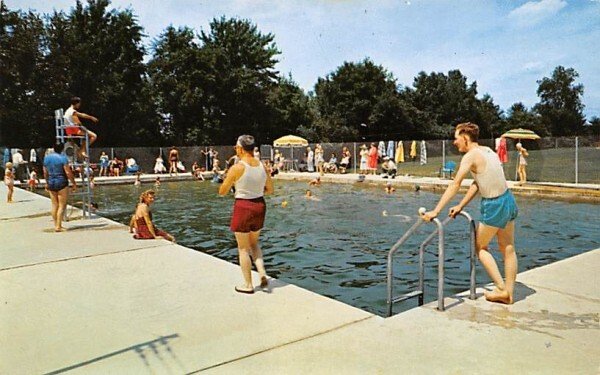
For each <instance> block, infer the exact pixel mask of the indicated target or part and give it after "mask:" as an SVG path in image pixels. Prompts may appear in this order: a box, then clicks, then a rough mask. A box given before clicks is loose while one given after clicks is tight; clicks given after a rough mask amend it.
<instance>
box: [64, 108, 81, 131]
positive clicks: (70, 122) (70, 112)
mask: <svg viewBox="0 0 600 375" xmlns="http://www.w3.org/2000/svg"><path fill="white" fill-rule="evenodd" d="M75 112H76V111H75V108H73V106H70V107H69V108H68V109H67V110H66V111H65V115H64V119H65V125H67V126H78V124H77V122H75V119H74V118H73V116H74V115H75Z"/></svg>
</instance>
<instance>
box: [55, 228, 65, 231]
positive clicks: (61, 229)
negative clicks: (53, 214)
mask: <svg viewBox="0 0 600 375" xmlns="http://www.w3.org/2000/svg"><path fill="white" fill-rule="evenodd" d="M54 231H55V232H64V231H65V228H63V227H60V228H54Z"/></svg>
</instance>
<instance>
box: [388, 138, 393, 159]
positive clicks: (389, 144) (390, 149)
mask: <svg viewBox="0 0 600 375" xmlns="http://www.w3.org/2000/svg"><path fill="white" fill-rule="evenodd" d="M387 156H389V157H390V159H391V158H393V157H394V141H388V146H387Z"/></svg>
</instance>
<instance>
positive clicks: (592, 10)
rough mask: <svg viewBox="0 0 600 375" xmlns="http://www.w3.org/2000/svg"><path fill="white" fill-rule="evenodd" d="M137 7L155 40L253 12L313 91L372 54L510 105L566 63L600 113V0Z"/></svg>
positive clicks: (49, 6)
mask: <svg viewBox="0 0 600 375" xmlns="http://www.w3.org/2000/svg"><path fill="white" fill-rule="evenodd" d="M5 3H6V4H7V6H8V7H9V9H11V10H15V9H22V10H28V9H33V10H36V11H37V12H38V13H51V12H52V11H53V10H59V11H60V10H63V11H69V10H70V9H71V8H72V7H73V6H74V4H75V1H74V0H52V1H48V0H28V1H22V0H5ZM111 6H112V7H114V8H117V9H128V8H129V9H131V10H132V11H133V13H134V14H135V15H136V16H137V17H138V21H139V23H140V25H141V26H143V27H144V30H145V33H146V34H147V38H146V39H145V43H146V45H147V46H148V47H150V46H151V45H152V41H153V40H154V39H155V38H156V37H158V36H159V35H160V34H161V33H162V32H163V31H164V29H165V28H166V27H168V26H169V25H173V26H175V27H178V26H188V27H191V28H193V29H194V30H196V31H197V32H199V31H200V30H205V31H206V30H208V25H209V22H210V21H211V20H212V19H213V18H220V17H221V16H226V17H228V18H229V17H237V18H243V19H248V20H250V21H251V22H253V23H254V24H256V25H257V27H258V30H259V31H260V32H261V33H263V34H266V33H272V34H274V35H275V43H276V45H277V47H278V48H279V50H280V51H281V54H280V55H279V56H278V57H277V58H278V59H279V63H278V64H277V69H278V70H279V71H280V72H281V73H282V74H284V75H288V74H291V75H292V78H293V79H294V81H295V82H297V83H298V84H299V85H300V87H302V88H303V89H304V90H305V91H306V92H308V91H312V90H313V89H314V85H315V83H316V82H317V79H318V78H319V77H325V76H326V75H328V74H329V73H332V72H334V71H335V70H336V68H337V67H338V66H340V65H342V64H343V63H344V62H345V61H348V62H359V61H362V60H363V59H364V58H367V57H368V58H370V59H371V60H372V61H373V62H374V63H376V64H378V65H382V66H383V67H384V68H385V69H387V70H388V71H389V72H390V73H392V74H393V76H394V77H395V78H396V79H397V82H398V84H399V85H402V86H412V83H413V80H414V77H415V76H416V75H417V74H418V73H419V72H421V71H425V72H426V73H431V72H443V73H447V72H448V71H449V70H453V69H459V70H460V71H461V72H462V73H463V74H464V75H465V76H467V78H468V80H469V83H470V82H473V81H476V82H477V87H478V92H479V96H480V97H481V96H483V94H486V93H487V94H489V95H491V96H492V97H493V98H494V102H495V103H496V104H498V105H499V106H500V108H501V109H503V110H505V111H506V110H507V109H508V108H509V107H510V106H511V105H512V104H513V103H516V102H522V103H523V104H525V105H526V106H527V107H531V106H533V105H534V104H535V103H537V102H538V101H539V98H538V97H537V94H536V90H537V87H538V84H537V81H538V80H540V79H542V78H543V77H550V76H551V74H552V71H553V70H554V68H555V67H556V66H558V65H562V66H565V67H567V68H573V69H575V70H576V71H577V72H578V73H579V78H578V80H577V81H576V82H577V83H582V84H583V85H584V90H585V91H584V95H583V103H584V104H585V106H586V107H585V109H584V114H585V115H586V116H587V118H588V120H589V119H590V118H591V117H592V116H598V117H600V48H599V47H600V42H599V41H600V0H535V1H525V0H375V1H374V0H371V1H359V0H329V1H325V0H280V1H274V0H213V1H202V0H171V1H170V0H112V1H111Z"/></svg>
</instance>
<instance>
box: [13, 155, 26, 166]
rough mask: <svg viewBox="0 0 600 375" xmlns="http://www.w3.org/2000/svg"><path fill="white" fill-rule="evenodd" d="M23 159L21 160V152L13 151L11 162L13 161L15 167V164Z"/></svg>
mask: <svg viewBox="0 0 600 375" xmlns="http://www.w3.org/2000/svg"><path fill="white" fill-rule="evenodd" d="M23 161H24V160H23V155H21V153H20V152H18V151H17V152H15V153H14V154H13V155H12V162H13V164H14V165H15V167H16V166H17V165H19V164H21V163H23Z"/></svg>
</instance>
